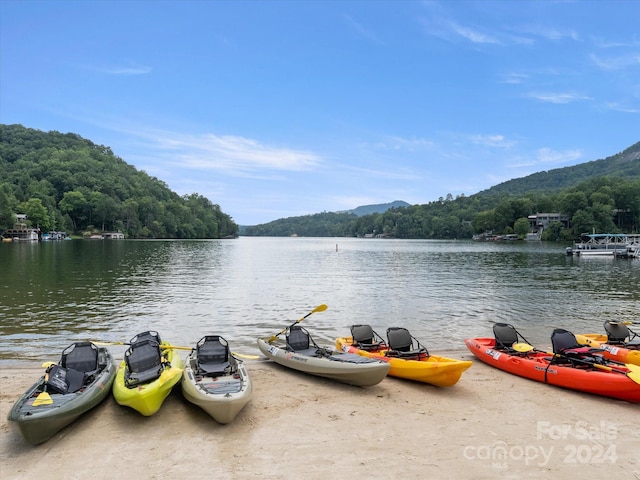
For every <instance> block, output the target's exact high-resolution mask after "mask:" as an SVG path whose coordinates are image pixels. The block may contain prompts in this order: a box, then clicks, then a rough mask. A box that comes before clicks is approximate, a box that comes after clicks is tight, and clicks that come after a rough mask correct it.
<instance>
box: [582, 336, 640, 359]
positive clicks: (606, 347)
mask: <svg viewBox="0 0 640 480" xmlns="http://www.w3.org/2000/svg"><path fill="white" fill-rule="evenodd" d="M576 339H577V340H578V343H581V344H583V345H588V346H590V347H592V348H600V349H602V355H603V356H604V357H605V358H608V359H610V360H614V361H616V362H621V363H631V364H633V365H640V350H632V349H630V348H625V347H624V346H622V345H611V344H610V343H607V342H608V338H607V336H606V335H599V334H597V333H583V334H577V335H576ZM636 348H637V347H636Z"/></svg>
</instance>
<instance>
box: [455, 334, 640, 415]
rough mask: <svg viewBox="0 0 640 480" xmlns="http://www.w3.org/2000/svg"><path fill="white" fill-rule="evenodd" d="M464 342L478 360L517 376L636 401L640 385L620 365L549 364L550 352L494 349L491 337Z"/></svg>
mask: <svg viewBox="0 0 640 480" xmlns="http://www.w3.org/2000/svg"><path fill="white" fill-rule="evenodd" d="M465 345H466V346H467V348H468V349H469V350H470V351H471V353H473V354H474V355H475V356H476V357H477V358H478V360H481V361H482V362H484V363H486V364H488V365H491V366H492V367H496V368H498V369H500V370H503V371H505V372H509V373H511V374H514V375H518V376H520V377H524V378H528V379H530V380H535V381H537V382H542V383H548V384H549V385H555V386H557V387H562V388H567V389H570V390H577V391H580V392H586V393H591V394H594V395H602V396H605V397H610V398H615V399H618V400H625V401H627V402H635V403H638V402H640V385H639V384H637V383H636V382H634V381H633V380H632V379H630V378H629V377H628V376H627V375H626V374H625V373H624V371H627V369H626V368H625V367H624V366H620V372H615V371H605V370H597V369H596V370H591V369H581V368H574V367H571V366H567V365H562V364H552V363H550V362H551V359H552V358H553V354H548V353H546V352H532V353H527V354H524V355H510V354H508V353H507V352H504V351H499V350H496V349H495V348H494V347H495V339H493V338H468V339H466V340H465ZM621 372H622V373H621Z"/></svg>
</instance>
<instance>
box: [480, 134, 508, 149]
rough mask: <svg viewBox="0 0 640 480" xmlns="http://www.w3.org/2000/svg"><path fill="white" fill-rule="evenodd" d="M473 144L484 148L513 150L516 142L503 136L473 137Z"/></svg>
mask: <svg viewBox="0 0 640 480" xmlns="http://www.w3.org/2000/svg"><path fill="white" fill-rule="evenodd" d="M471 142H472V143H474V144H476V145H482V146H484V147H496V148H511V147H513V146H514V145H515V142H514V141H511V140H507V139H506V138H505V137H504V136H503V135H472V136H471Z"/></svg>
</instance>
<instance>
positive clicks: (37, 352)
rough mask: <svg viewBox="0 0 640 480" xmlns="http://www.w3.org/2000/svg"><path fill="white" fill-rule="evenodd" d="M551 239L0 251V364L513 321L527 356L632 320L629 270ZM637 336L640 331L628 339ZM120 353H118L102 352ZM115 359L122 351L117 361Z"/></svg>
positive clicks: (636, 289) (486, 327)
mask: <svg viewBox="0 0 640 480" xmlns="http://www.w3.org/2000/svg"><path fill="white" fill-rule="evenodd" d="M565 246H566V245H564V244H559V243H550V242H513V243H495V242H472V241H466V240H457V241H455V240H451V241H436V240H382V239H355V238H263V237H240V238H239V239H235V240H209V241H196V240H194V241H178V240H172V241H165V240H155V241H153V240H152V241H141V240H115V241H107V240H104V241H99V240H96V241H90V240H73V241H61V242H55V241H52V242H41V243H35V242H34V243H1V244H0V271H1V272H2V277H1V280H0V334H1V340H0V342H1V345H0V346H1V348H0V364H2V365H9V364H12V363H14V362H19V363H28V362H34V361H38V362H41V361H44V360H51V359H54V360H55V359H57V357H59V355H60V352H61V351H62V349H63V348H64V347H65V346H67V345H68V344H69V343H71V342H73V341H78V340H94V341H100V340H102V341H105V340H106V341H124V342H126V341H128V340H129V339H130V338H131V337H132V336H134V335H135V334H136V333H139V332H141V331H144V330H148V329H153V330H157V331H159V332H160V334H161V336H162V338H163V339H165V340H167V341H169V342H171V343H173V344H176V345H185V346H191V345H193V344H195V342H196V341H197V340H198V339H200V338H201V337H202V336H203V335H206V334H220V335H222V336H224V337H225V338H226V339H227V340H229V342H230V344H231V347H232V349H233V350H235V351H239V352H244V353H253V354H258V353H259V352H258V350H257V347H256V345H255V339H256V337H258V336H263V335H273V334H276V333H278V332H279V331H280V330H282V329H283V328H284V327H286V326H287V325H290V324H291V323H293V322H294V321H296V320H297V319H299V318H301V317H303V316H304V315H306V314H307V313H309V312H310V311H311V310H313V309H314V308H315V307H316V306H317V305H319V304H322V303H325V304H327V305H328V307H329V308H328V309H327V310H326V311H324V312H318V313H315V314H313V315H311V316H309V317H308V318H307V319H305V320H304V321H303V322H302V325H303V326H305V327H306V328H308V329H309V331H310V333H311V335H312V336H313V338H314V339H315V340H316V341H317V342H318V343H322V344H332V343H333V341H334V340H335V338H336V337H338V336H346V335H348V334H349V326H350V325H352V324H356V323H368V324H371V325H372V326H373V328H374V330H376V331H377V332H378V333H380V334H382V335H383V336H384V335H385V333H386V328H387V327H390V326H404V327H407V328H408V329H409V330H410V331H411V333H412V334H413V335H414V336H415V337H417V338H418V339H419V340H420V341H421V342H422V343H423V344H425V345H426V346H427V347H428V348H429V350H430V351H432V352H438V351H447V352H451V351H454V352H456V351H459V352H460V353H463V352H464V353H466V349H465V347H464V343H463V341H464V339H465V338H467V337H472V336H491V335H492V333H491V327H492V324H493V323H494V322H507V323H511V324H513V325H514V326H515V327H516V328H517V329H518V330H519V331H520V332H521V333H522V334H524V336H525V337H526V338H527V339H528V340H529V341H530V342H531V343H534V344H536V345H537V346H541V347H543V346H548V345H550V335H551V331H552V329H553V328H556V327H562V328H567V329H568V330H571V331H573V332H574V333H585V332H594V333H600V332H604V330H603V328H602V323H603V322H604V321H605V320H618V321H640V315H639V312H640V260H638V259H612V258H606V259H605V258H579V257H568V256H566V255H565V252H564V248H565ZM638 330H640V327H639V328H638ZM113 349H114V354H115V355H116V356H121V354H122V352H123V351H124V347H113ZM118 349H121V350H118Z"/></svg>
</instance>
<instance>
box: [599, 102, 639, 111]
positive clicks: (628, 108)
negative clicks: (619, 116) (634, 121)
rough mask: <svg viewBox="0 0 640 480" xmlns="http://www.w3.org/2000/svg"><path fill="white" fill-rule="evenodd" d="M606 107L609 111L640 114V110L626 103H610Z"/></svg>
mask: <svg viewBox="0 0 640 480" xmlns="http://www.w3.org/2000/svg"><path fill="white" fill-rule="evenodd" d="M605 107H606V108H607V109H609V110H614V111H616V112H624V113H640V108H638V107H631V106H629V105H626V104H624V103H620V102H608V103H606V104H605Z"/></svg>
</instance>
